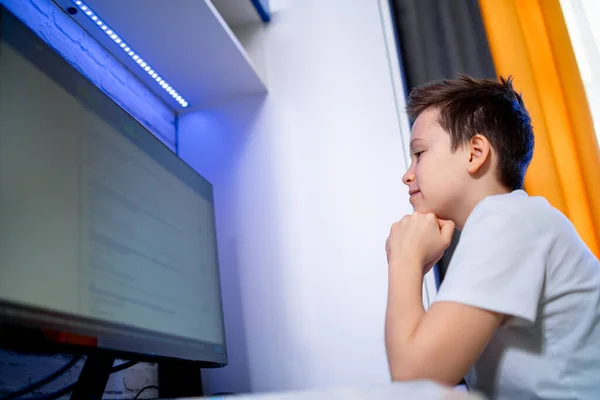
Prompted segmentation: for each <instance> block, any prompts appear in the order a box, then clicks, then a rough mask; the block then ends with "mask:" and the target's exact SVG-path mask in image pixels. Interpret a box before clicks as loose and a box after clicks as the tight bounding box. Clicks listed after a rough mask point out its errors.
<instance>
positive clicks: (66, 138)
mask: <svg viewBox="0 0 600 400" xmlns="http://www.w3.org/2000/svg"><path fill="white" fill-rule="evenodd" d="M0 14H1V18H2V19H1V22H0V29H1V32H0V317H2V318H3V319H5V318H9V319H11V320H16V321H17V322H19V323H22V324H28V325H33V326H35V327H40V328H57V329H60V330H61V331H65V332H76V333H81V334H85V335H90V336H92V337H94V338H97V343H96V345H97V346H98V347H100V348H106V349H113V350H118V351H124V352H131V353H138V354H145V355H156V356H166V357H176V358H184V359H192V360H199V361H206V362H211V363H215V364H216V365H223V364H225V363H226V362H227V356H226V348H225V334H224V327H223V310H222V303H221V292H220V282H219V268H218V260H217V243H216V233H215V218H214V204H213V193H212V186H211V184H210V183H209V182H208V181H206V180H205V179H204V178H202V176H200V175H199V174H198V173H196V172H195V171H194V170H193V169H192V168H190V167H189V166H188V165H187V164H186V163H185V162H183V161H182V160H181V159H180V158H179V157H178V156H177V155H176V154H175V153H173V152H172V151H171V150H170V149H169V148H168V147H166V146H165V145H164V144H163V143H162V142H161V141H160V140H158V139H157V138H156V137H155V136H154V135H153V134H152V133H150V132H149V131H148V130H147V129H145V128H144V127H143V126H142V125H141V124H140V123H138V122H137V121H136V120H135V119H134V118H133V117H131V116H130V115H129V114H128V113H127V112H125V111H124V110H123V109H122V108H120V107H119V106H118V105H117V104H116V103H115V102H114V101H112V100H111V99H110V98H109V97H108V96H107V95H105V94H104V93H103V92H102V91H101V90H99V89H98V88H97V87H96V86H95V85H93V84H92V83H91V82H89V81H88V80H87V79H86V78H85V77H84V76H83V75H82V74H80V73H79V72H78V71H77V70H76V69H75V68H73V67H72V66H71V65H70V64H69V63H68V62H67V61H66V60H64V59H63V58H62V57H61V56H60V55H59V54H58V53H56V52H55V51H54V50H53V49H52V48H50V47H49V46H48V45H47V44H46V43H45V42H44V41H43V40H41V39H40V38H39V37H37V36H36V35H35V34H34V33H33V32H32V31H30V30H29V28H28V27H27V26H25V25H24V24H23V23H22V22H21V21H19V20H18V19H17V18H15V17H14V16H13V15H12V14H10V13H9V12H8V11H7V10H6V9H3V8H0ZM105 73H106V74H111V71H108V70H107V71H105ZM132 79H133V78H132ZM131 101H135V99H131Z"/></svg>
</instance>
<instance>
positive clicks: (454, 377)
mask: <svg viewBox="0 0 600 400" xmlns="http://www.w3.org/2000/svg"><path fill="white" fill-rule="evenodd" d="M410 264H412V265H410ZM419 264H420V263H415V262H411V261H408V260H405V261H403V264H402V265H400V263H399V262H394V261H392V262H391V263H390V265H389V293H388V306H387V312H386V326H385V339H386V349H387V355H388V361H389V365H390V371H391V374H392V380H394V381H398V380H414V379H431V380H434V381H437V382H440V383H444V384H448V385H455V384H457V383H458V382H459V381H460V380H461V379H462V378H463V377H464V376H465V374H466V373H467V371H468V370H469V368H471V366H472V365H473V364H474V363H475V361H476V360H477V358H478V357H479V355H480V354H481V352H482V351H483V350H484V349H485V347H486V345H487V344H488V343H489V341H490V340H491V338H492V336H493V335H494V332H495V330H496V329H497V328H498V327H499V326H500V324H501V323H502V319H503V314H500V313H496V312H491V311H487V310H484V309H480V308H477V307H471V306H468V305H464V304H460V303H454V302H437V303H434V304H433V306H432V307H431V308H430V309H429V310H428V311H427V312H425V310H424V308H423V303H422V293H421V290H422V284H423V266H422V265H419Z"/></svg>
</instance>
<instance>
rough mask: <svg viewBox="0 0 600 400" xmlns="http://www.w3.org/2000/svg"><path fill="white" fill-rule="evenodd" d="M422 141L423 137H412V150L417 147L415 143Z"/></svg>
mask: <svg viewBox="0 0 600 400" xmlns="http://www.w3.org/2000/svg"><path fill="white" fill-rule="evenodd" d="M422 141H423V139H421V138H414V139H411V141H410V150H411V151H413V150H414V148H415V143H418V142H422Z"/></svg>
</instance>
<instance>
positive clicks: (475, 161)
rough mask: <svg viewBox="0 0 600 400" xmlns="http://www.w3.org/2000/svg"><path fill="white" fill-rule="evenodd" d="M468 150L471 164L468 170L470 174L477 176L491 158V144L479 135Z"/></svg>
mask: <svg viewBox="0 0 600 400" xmlns="http://www.w3.org/2000/svg"><path fill="white" fill-rule="evenodd" d="M468 149H469V164H468V166H467V170H468V171H469V173H470V174H475V173H477V172H478V171H479V170H481V167H482V166H483V165H484V164H485V162H486V161H487V160H488V159H489V158H490V152H491V146H490V142H489V140H488V139H487V138H486V137H485V136H483V135H481V134H477V135H475V136H473V137H472V138H471V140H470V141H469V143H468Z"/></svg>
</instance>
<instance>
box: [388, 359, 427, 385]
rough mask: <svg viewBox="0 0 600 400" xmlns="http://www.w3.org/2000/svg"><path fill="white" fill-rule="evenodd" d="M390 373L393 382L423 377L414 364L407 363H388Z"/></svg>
mask: <svg viewBox="0 0 600 400" xmlns="http://www.w3.org/2000/svg"><path fill="white" fill-rule="evenodd" d="M390 373H391V375H392V381H393V382H403V381H414V380H418V379H424V378H423V377H422V376H420V375H421V374H419V372H418V371H417V368H415V367H414V365H409V363H395V364H394V363H390Z"/></svg>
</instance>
